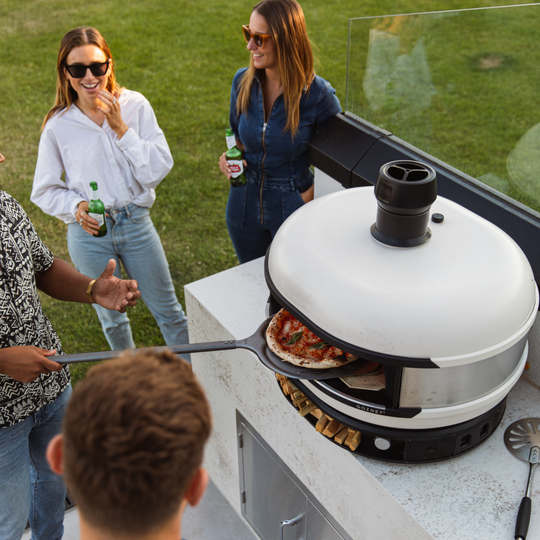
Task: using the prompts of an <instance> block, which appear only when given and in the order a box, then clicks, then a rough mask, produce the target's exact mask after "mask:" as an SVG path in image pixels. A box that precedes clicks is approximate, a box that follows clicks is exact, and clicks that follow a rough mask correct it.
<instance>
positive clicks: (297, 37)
mask: <svg viewBox="0 0 540 540" xmlns="http://www.w3.org/2000/svg"><path fill="white" fill-rule="evenodd" d="M253 11H256V12H257V13H259V15H261V16H263V17H264V18H265V20H266V23H267V24H268V26H269V28H270V33H271V35H272V40H273V41H274V47H275V49H276V58H277V68H278V75H279V78H280V81H281V85H282V87H283V101H284V103H285V111H286V112H287V124H286V125H285V130H284V131H290V132H291V135H292V136H293V137H294V136H295V135H296V133H297V131H298V124H299V123H300V98H301V97H302V93H303V92H304V90H307V89H309V85H310V84H311V83H312V81H313V79H314V77H315V71H314V68H313V50H312V48H311V43H310V41H309V38H308V35H307V30H306V20H305V18H304V12H303V11H302V8H301V7H300V4H299V3H298V2H296V0H262V2H259V3H258V4H257V5H256V6H255V7H254V8H253ZM256 71H257V70H256V68H255V66H254V64H253V57H252V58H251V62H250V66H249V68H248V69H247V71H246V72H245V73H244V76H243V77H242V80H241V82H240V89H239V93H238V99H237V101H236V111H237V113H238V114H241V113H247V110H248V107H249V96H250V93H251V85H252V83H253V77H254V76H255V73H256Z"/></svg>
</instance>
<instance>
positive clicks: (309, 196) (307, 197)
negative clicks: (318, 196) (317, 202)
mask: <svg viewBox="0 0 540 540" xmlns="http://www.w3.org/2000/svg"><path fill="white" fill-rule="evenodd" d="M314 195H315V184H313V185H312V186H311V187H310V188H309V189H306V191H304V193H300V197H302V200H303V201H304V202H305V203H308V202H309V201H312V200H313V197H314Z"/></svg>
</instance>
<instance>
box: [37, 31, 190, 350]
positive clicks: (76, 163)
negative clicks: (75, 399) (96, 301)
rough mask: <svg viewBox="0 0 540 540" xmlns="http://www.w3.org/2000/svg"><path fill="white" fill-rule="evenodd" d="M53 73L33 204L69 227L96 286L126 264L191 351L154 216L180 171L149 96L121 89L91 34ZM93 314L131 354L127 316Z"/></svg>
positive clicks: (81, 264) (165, 327)
mask: <svg viewBox="0 0 540 540" xmlns="http://www.w3.org/2000/svg"><path fill="white" fill-rule="evenodd" d="M56 67H57V82H56V100H55V104H54V106H53V108H52V109H51V110H50V111H49V113H48V114H47V116H46V117H45V120H44V122H43V127H42V134H41V140H40V144H39V153H38V161H37V166H36V172H35V177H34V185H33V189H32V195H31V200H32V201H33V202H34V203H35V204H37V205H38V206H39V207H40V208H41V209H42V210H43V211H44V212H46V213H47V214H50V215H52V216H55V217H57V218H59V219H61V220H63V221H64V222H65V223H67V243H68V249H69V253H70V255H71V259H72V261H73V263H74V264H75V266H76V268H77V269H78V270H79V271H80V272H81V273H83V274H86V275H88V276H91V277H93V278H97V277H99V275H100V273H101V271H102V269H103V268H104V267H105V266H106V264H107V261H108V260H109V259H111V258H114V259H115V260H116V262H117V265H116V271H115V274H116V275H117V276H118V277H120V264H119V262H120V261H121V262H122V264H123V265H124V268H125V269H126V272H127V273H128V275H129V276H130V277H131V278H132V279H136V280H137V281H138V283H139V288H140V290H141V295H142V298H143V300H144V302H145V304H146V305H147V306H148V308H149V309H150V311H151V313H152V315H153V316H154V317H155V319H156V321H157V323H158V325H159V327H160V329H161V332H162V334H163V337H164V338H165V341H166V343H167V345H175V344H182V343H187V342H188V330H187V320H186V317H185V315H184V312H183V310H182V306H181V305H180V304H179V303H178V299H177V298H176V293H175V289H174V285H173V281H172V279H171V275H170V272H169V265H168V263H167V259H166V256H165V252H164V250H163V247H162V245H161V241H160V238H159V236H158V234H157V232H156V230H155V228H154V225H153V223H152V220H151V218H150V215H149V208H150V207H151V206H152V204H153V203H154V201H155V199H156V193H155V188H156V186H157V185H158V184H159V183H160V182H161V181H162V180H163V178H165V176H166V175H167V174H168V173H169V171H170V170H171V168H172V166H173V160H172V156H171V153H170V150H169V147H168V145H167V141H166V140H165V136H164V135H163V131H162V130H161V129H160V127H159V125H158V123H157V121H156V117H155V115H154V111H153V110H152V107H151V106H150V103H149V102H148V101H147V100H146V98H144V96H142V95H141V94H139V93H138V92H133V91H130V90H127V89H122V88H120V87H119V86H118V83H117V82H116V78H115V74H114V62H113V59H112V56H111V51H110V49H109V47H108V45H107V43H106V42H105V39H104V38H103V36H102V35H101V34H100V33H99V32H98V31H97V30H95V29H94V28H86V27H80V28H75V29H74V30H71V31H70V32H68V33H67V34H66V35H65V36H64V38H63V39H62V43H61V46H60V52H59V54H58V59H57V66H56ZM92 181H95V182H97V184H98V187H99V193H100V199H101V200H102V202H103V204H104V205H105V208H106V213H107V217H106V222H107V231H108V232H107V234H106V235H105V236H102V237H99V238H98V237H97V236H96V234H97V233H98V230H99V224H98V222H97V221H96V220H95V219H92V218H91V217H90V215H89V214H88V202H89V200H90V198H91V193H92V190H91V188H90V182H92ZM100 269H101V270H100ZM94 307H95V309H96V311H97V313H98V316H99V319H100V321H101V325H102V328H103V331H104V333H105V336H106V338H107V341H108V342H109V345H110V347H111V348H112V349H113V350H119V349H127V348H133V347H134V346H135V344H134V342H133V337H132V334H131V328H130V324H129V319H128V317H127V316H126V315H125V314H122V313H118V312H109V311H107V310H104V309H103V308H101V307H99V306H97V305H94Z"/></svg>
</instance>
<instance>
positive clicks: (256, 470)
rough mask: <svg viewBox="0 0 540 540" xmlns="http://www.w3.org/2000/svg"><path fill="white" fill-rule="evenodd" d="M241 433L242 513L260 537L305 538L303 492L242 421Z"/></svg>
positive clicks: (298, 539)
mask: <svg viewBox="0 0 540 540" xmlns="http://www.w3.org/2000/svg"><path fill="white" fill-rule="evenodd" d="M242 436H243V443H242V444H243V447H242V452H241V456H242V457H241V466H242V469H243V491H244V493H243V501H242V502H243V503H244V504H243V513H244V517H245V518H246V520H247V521H248V522H249V523H250V525H251V526H252V527H253V528H254V529H255V530H256V532H257V534H258V535H259V536H260V537H261V538H263V539H264V540H278V539H279V540H305V539H306V503H307V498H306V496H305V495H304V493H303V492H302V491H301V490H300V489H299V488H298V487H297V485H296V484H295V483H294V481H293V480H292V479H291V478H290V477H289V475H288V474H287V473H286V472H285V471H284V470H283V469H282V468H281V467H280V466H279V464H278V463H277V462H276V461H275V460H274V459H273V458H272V456H271V455H270V454H269V453H268V452H267V451H266V450H265V449H264V448H263V447H262V446H261V445H260V444H259V442H258V441H257V440H256V439H255V438H254V437H253V436H252V435H251V433H250V432H249V430H248V429H247V428H246V426H245V425H242ZM321 517H322V516H321ZM295 518H296V519H295ZM323 519H324V518H323Z"/></svg>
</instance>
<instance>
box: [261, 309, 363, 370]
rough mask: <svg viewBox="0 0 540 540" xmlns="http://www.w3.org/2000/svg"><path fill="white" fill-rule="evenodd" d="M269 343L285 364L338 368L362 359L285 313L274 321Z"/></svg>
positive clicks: (276, 316)
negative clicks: (320, 336) (326, 339)
mask: <svg viewBox="0 0 540 540" xmlns="http://www.w3.org/2000/svg"><path fill="white" fill-rule="evenodd" d="M266 342H267V343H268V347H270V350H271V351H272V352H273V353H274V354H276V355H277V356H279V357H280V358H281V359H282V360H285V361H286V362H290V363H291V364H294V365H296V366H301V367H307V368H313V369H329V368H336V367H340V366H344V365H345V364H348V363H349V362H353V361H354V360H357V358H358V357H357V356H353V355H352V354H349V353H345V352H343V351H342V350H341V349H338V348H337V347H334V346H333V345H330V344H328V343H326V342H325V341H323V340H322V339H321V338H319V337H318V336H316V335H315V334H314V333H313V332H312V331H311V330H308V329H307V328H306V327H305V326H304V325H303V324H302V323H301V322H300V321H299V320H298V319H295V318H294V317H293V316H292V315H291V314H290V313H289V312H288V311H286V310H285V309H281V310H280V311H278V313H277V314H276V315H275V316H274V318H273V319H272V320H271V321H270V324H269V325H268V329H267V330H266Z"/></svg>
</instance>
